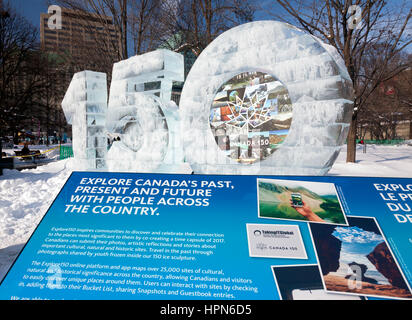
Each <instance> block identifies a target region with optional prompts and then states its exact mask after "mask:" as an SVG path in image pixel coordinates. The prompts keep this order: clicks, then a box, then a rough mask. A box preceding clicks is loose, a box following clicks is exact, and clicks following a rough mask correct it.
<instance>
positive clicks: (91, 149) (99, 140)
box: [62, 71, 107, 170]
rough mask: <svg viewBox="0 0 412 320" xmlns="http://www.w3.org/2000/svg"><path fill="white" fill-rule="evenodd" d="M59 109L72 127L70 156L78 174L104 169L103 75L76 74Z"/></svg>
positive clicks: (104, 113) (104, 82) (105, 98)
mask: <svg viewBox="0 0 412 320" xmlns="http://www.w3.org/2000/svg"><path fill="white" fill-rule="evenodd" d="M62 107H63V111H64V114H65V116H66V119H67V122H68V123H69V124H71V125H72V134H73V153H74V157H75V160H76V162H77V168H78V170H100V169H103V168H105V158H106V153H107V135H106V129H105V125H106V109H107V80H106V74H105V73H100V72H92V71H82V72H78V73H76V74H75V75H74V76H73V79H72V81H71V83H70V85H69V88H68V89H67V92H66V95H65V96H64V99H63V102H62Z"/></svg>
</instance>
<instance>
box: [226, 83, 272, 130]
mask: <svg viewBox="0 0 412 320" xmlns="http://www.w3.org/2000/svg"><path fill="white" fill-rule="evenodd" d="M267 97H268V94H267V92H264V93H262V92H259V91H256V92H254V93H253V94H252V95H251V96H248V95H246V94H245V97H244V98H243V99H241V98H239V96H238V95H236V99H235V102H232V101H228V102H227V106H228V107H229V109H230V112H231V113H230V114H229V115H227V116H228V118H230V120H229V121H228V122H226V124H227V125H230V126H233V127H237V128H241V129H248V130H249V129H254V128H256V127H258V126H260V125H262V124H263V123H265V122H267V121H269V120H271V119H272V118H271V116H270V112H271V107H270V106H268V105H267V104H266V100H267Z"/></svg>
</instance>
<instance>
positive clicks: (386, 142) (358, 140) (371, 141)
mask: <svg viewBox="0 0 412 320" xmlns="http://www.w3.org/2000/svg"><path fill="white" fill-rule="evenodd" d="M361 141H362V139H357V140H356V143H360V142H361ZM404 141H405V140H404V139H396V140H363V142H364V143H366V144H387V145H393V144H399V143H402V142H404Z"/></svg>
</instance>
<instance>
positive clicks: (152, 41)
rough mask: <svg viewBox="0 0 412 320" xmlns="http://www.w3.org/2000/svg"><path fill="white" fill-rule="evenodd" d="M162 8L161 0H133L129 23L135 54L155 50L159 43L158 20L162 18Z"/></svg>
mask: <svg viewBox="0 0 412 320" xmlns="http://www.w3.org/2000/svg"><path fill="white" fill-rule="evenodd" d="M161 8H162V1H161V0H136V1H131V5H130V10H129V12H130V14H129V20H130V22H129V24H130V35H131V38H132V39H133V43H134V53H135V54H142V53H144V52H147V51H151V50H154V49H156V47H157V46H158V45H159V41H157V40H158V39H157V35H158V34H159V33H158V27H159V25H158V21H160V20H161V19H162V11H161Z"/></svg>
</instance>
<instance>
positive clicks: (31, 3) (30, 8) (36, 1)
mask: <svg viewBox="0 0 412 320" xmlns="http://www.w3.org/2000/svg"><path fill="white" fill-rule="evenodd" d="M5 2H7V0H6V1H5ZM10 3H11V5H12V6H13V7H14V8H15V9H16V11H17V12H18V13H20V14H21V15H23V16H24V17H25V18H26V19H28V20H29V21H30V22H31V23H32V24H33V25H34V26H35V27H37V28H39V27H40V13H46V12H47V7H48V6H47V0H12V1H10Z"/></svg>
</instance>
